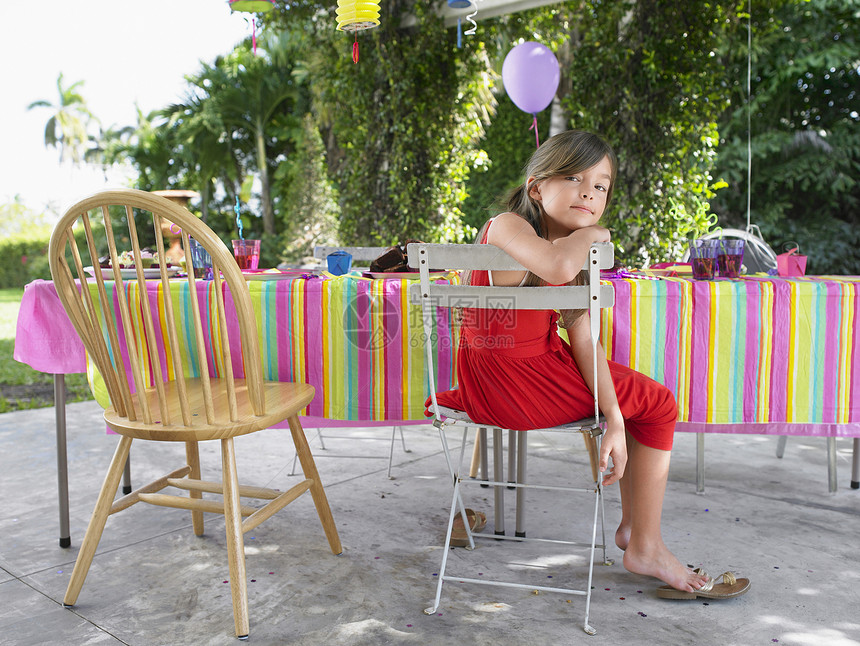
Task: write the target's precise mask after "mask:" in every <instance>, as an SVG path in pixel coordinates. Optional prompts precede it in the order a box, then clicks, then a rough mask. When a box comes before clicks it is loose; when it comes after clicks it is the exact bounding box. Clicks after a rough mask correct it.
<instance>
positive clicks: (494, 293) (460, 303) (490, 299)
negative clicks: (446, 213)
mask: <svg viewBox="0 0 860 646" xmlns="http://www.w3.org/2000/svg"><path fill="white" fill-rule="evenodd" d="M407 253H408V257H409V266H410V267H411V268H417V269H418V271H419V277H420V282H419V284H417V285H413V286H412V288H411V291H410V301H411V302H412V303H414V304H418V303H420V304H421V305H422V308H423V320H424V338H425V347H426V350H427V362H428V365H429V367H430V369H431V370H430V371H429V372H428V374H430V375H432V374H434V372H433V371H432V368H433V354H434V353H433V348H432V344H433V338H435V336H434V334H433V332H434V327H435V326H434V321H435V317H436V308H437V307H444V308H463V307H466V308H484V309H502V310H548V309H557V310H561V309H587V310H588V311H589V314H590V316H591V323H590V326H591V327H590V332H591V340H592V344H593V345H595V346H596V344H597V339H598V337H599V334H600V316H599V313H600V308H604V307H612V305H613V304H614V299H615V292H614V290H613V288H612V286H611V285H601V284H600V270H601V269H610V268H611V267H612V266H613V263H614V253H613V246H612V243H609V242H604V243H597V244H594V245H592V246H591V248H590V249H589V252H588V256H587V258H586V261H585V264H584V266H583V269H584V270H586V271H587V272H588V276H589V282H588V284H587V285H575V286H562V287H481V286H475V285H448V284H441V283H436V282H431V280H430V271H431V268H432V269H433V270H440V269H446V270H491V271H509V270H525V267H523V266H522V265H521V264H520V263H519V262H518V261H516V260H515V259H514V258H512V257H511V256H510V255H508V254H507V253H505V252H504V251H502V250H501V249H499V248H498V247H495V246H493V245H489V244H478V245H463V244H424V243H412V244H410V245H408V248H407ZM595 361H596V353H595ZM595 390H596V389H595ZM594 394H595V417H597V416H598V414H597V410H596V409H597V393H596V392H595V393H594ZM430 396H431V399H432V401H433V406H434V408H435V407H436V387H435V384H434V383H433V380H432V379H430ZM437 410H438V409H437Z"/></svg>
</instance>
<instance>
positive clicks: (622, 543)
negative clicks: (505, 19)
mask: <svg viewBox="0 0 860 646" xmlns="http://www.w3.org/2000/svg"><path fill="white" fill-rule="evenodd" d="M629 543H630V526H629V525H625V524H624V523H622V524H620V525H619V526H618V529H616V530H615V545H617V546H618V549H620V550H626V549H627V545H628V544H629Z"/></svg>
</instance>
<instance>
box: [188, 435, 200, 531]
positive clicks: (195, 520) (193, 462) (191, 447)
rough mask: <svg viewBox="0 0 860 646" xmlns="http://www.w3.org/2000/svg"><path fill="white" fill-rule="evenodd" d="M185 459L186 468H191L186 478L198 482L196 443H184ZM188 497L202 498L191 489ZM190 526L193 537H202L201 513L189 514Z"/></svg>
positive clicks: (198, 456) (198, 469)
mask: <svg viewBox="0 0 860 646" xmlns="http://www.w3.org/2000/svg"><path fill="white" fill-rule="evenodd" d="M185 459H186V460H187V464H188V466H189V467H191V473H189V474H188V477H189V478H192V479H193V480H200V479H201V477H200V450H199V448H198V445H197V442H186V443H185ZM188 495H189V496H190V497H191V498H203V492H202V491H195V490H193V489H192V490H191V491H189V492H188ZM191 525H192V526H193V527H194V534H195V535H197V536H203V512H202V511H192V512H191Z"/></svg>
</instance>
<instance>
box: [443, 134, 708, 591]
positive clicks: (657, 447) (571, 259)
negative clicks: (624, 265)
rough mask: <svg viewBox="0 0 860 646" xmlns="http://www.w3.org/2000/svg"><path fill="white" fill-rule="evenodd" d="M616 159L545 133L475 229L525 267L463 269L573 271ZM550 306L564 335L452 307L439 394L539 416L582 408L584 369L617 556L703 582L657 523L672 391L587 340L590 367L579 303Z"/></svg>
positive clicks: (512, 419) (592, 138)
mask: <svg viewBox="0 0 860 646" xmlns="http://www.w3.org/2000/svg"><path fill="white" fill-rule="evenodd" d="M616 165H617V161H616V157H615V153H614V152H613V151H612V149H611V148H610V146H609V145H608V144H607V143H606V142H605V141H603V140H602V139H601V138H600V137H598V136H596V135H593V134H590V133H586V132H581V131H568V132H563V133H561V134H558V135H556V136H554V137H552V138H550V139H549V140H548V141H547V142H546V143H544V144H543V145H542V146H541V147H540V148H539V149H538V150H537V151H536V152H535V153H534V155H533V156H532V159H531V161H530V162H529V164H528V166H527V167H526V177H527V180H526V182H525V183H524V184H522V185H521V186H519V187H518V188H516V189H515V190H514V191H513V192H512V193H511V195H510V196H509V198H508V201H507V208H508V209H509V210H508V211H507V212H505V213H501V214H500V215H497V216H496V217H494V218H493V219H491V220H490V221H489V222H488V223H487V224H485V225H484V227H483V229H482V230H481V234H480V236H479V239H480V241H481V243H486V244H492V245H495V246H497V247H499V248H500V249H504V250H505V251H506V252H507V253H508V254H510V255H511V256H513V257H514V258H515V259H516V260H517V261H519V262H520V264H522V265H523V266H524V267H526V268H527V269H528V270H529V271H528V272H516V271H496V272H492V275H490V272H487V271H475V272H472V274H471V276H469V277H468V279H467V280H468V281H469V282H470V283H471V284H473V285H498V286H503V285H505V286H511V285H518V286H528V285H538V284H550V285H563V284H567V283H569V282H571V281H573V280H575V279H577V277H578V275H579V273H580V270H581V269H582V267H583V265H584V264H585V258H586V255H587V252H588V249H589V247H590V246H591V245H592V243H594V242H606V241H609V238H610V236H609V231H608V230H607V229H605V228H604V227H602V226H600V225H599V224H598V221H599V220H600V216H601V215H603V212H604V210H605V209H606V205H607V204H608V203H609V200H610V198H611V197H612V187H613V184H614V182H615V174H616ZM561 318H562V320H561V322H560V324H561V325H563V327H565V328H566V330H567V335H568V338H569V339H570V343H569V344H568V343H565V342H564V341H563V340H562V339H561V338H560V337H559V335H558V329H557V321H558V319H559V315H558V314H557V313H555V312H552V311H526V310H521V311H519V312H504V313H500V312H499V311H490V310H475V309H471V310H468V309H467V310H464V311H463V316H462V321H461V322H462V326H461V345H460V348H459V354H458V383H459V386H458V388H457V389H456V390H451V391H447V392H444V393H439V394H438V395H437V400H438V402H439V404H440V405H443V406H449V407H451V408H456V409H459V410H464V411H466V412H467V413H468V414H469V416H470V417H471V419H472V420H474V421H476V422H483V423H487V424H494V425H498V426H500V427H502V428H512V429H516V430H527V429H534V428H546V427H550V426H555V425H557V424H561V423H565V422H571V421H574V420H577V419H581V418H584V417H588V416H589V414H593V411H594V399H593V395H592V393H591V385H592V384H593V383H594V380H595V378H596V379H597V383H598V391H599V393H600V409H601V412H602V413H603V415H604V417H605V418H606V432H605V434H604V436H603V442H602V445H601V450H600V456H599V460H600V462H599V468H600V471H601V472H602V473H603V484H604V485H611V484H613V483H615V482H618V483H619V488H620V490H621V504H622V517H621V523H620V525H619V527H618V530H617V531H616V533H615V542H616V544H617V545H618V547H619V548H621V549H622V550H624V567H625V568H627V569H628V570H629V571H631V572H635V573H637V574H647V575H651V576H654V577H657V578H658V579H661V580H663V581H665V582H666V583H667V584H669V585H670V586H671V587H672V588H675V589H676V590H679V591H685V592H688V593H694V592H695V591H699V590H700V588H702V586H706V588H707V585H706V584H707V583H708V578H707V577H706V576H704V575H703V574H701V573H699V572H694V571H692V570H690V569H689V568H687V567H685V566H684V565H682V564H681V562H680V561H679V560H678V559H677V558H676V557H675V556H674V555H673V554H672V553H671V552H670V551H669V549H668V548H667V547H666V545H665V544H664V543H663V538H662V535H661V531H660V516H661V512H662V508H663V494H664V491H665V488H666V481H667V478H668V473H669V458H670V451H671V448H672V438H673V433H674V428H675V421H676V419H677V414H678V411H677V406H676V403H675V399H674V397H673V396H672V393H671V392H670V391H669V390H668V389H667V388H666V387H664V386H663V385H661V384H659V383H657V382H656V381H654V380H652V379H650V378H648V377H646V376H644V375H642V374H640V373H638V372H635V371H633V370H631V369H630V368H627V367H625V366H622V365H619V364H617V363H614V362H612V361H608V360H607V359H606V355H605V353H604V351H603V349H602V347H600V346H599V345H598V369H597V375H596V376H595V374H594V371H593V361H592V344H591V335H590V331H589V322H588V319H589V317H588V313H587V312H586V311H581V312H563V313H562V317H561ZM428 403H429V402H428ZM610 458H611V466H610ZM703 592H704V591H703Z"/></svg>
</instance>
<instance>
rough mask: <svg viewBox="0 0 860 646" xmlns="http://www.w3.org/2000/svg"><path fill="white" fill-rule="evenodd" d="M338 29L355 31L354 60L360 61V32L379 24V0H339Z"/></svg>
mask: <svg viewBox="0 0 860 646" xmlns="http://www.w3.org/2000/svg"><path fill="white" fill-rule="evenodd" d="M336 16H337V29H338V31H351V32H354V40H353V43H352V62H353V63H358V32H359V31H363V30H365V29H373V28H374V27H376V26H377V25H379V0H337V14H336Z"/></svg>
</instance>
